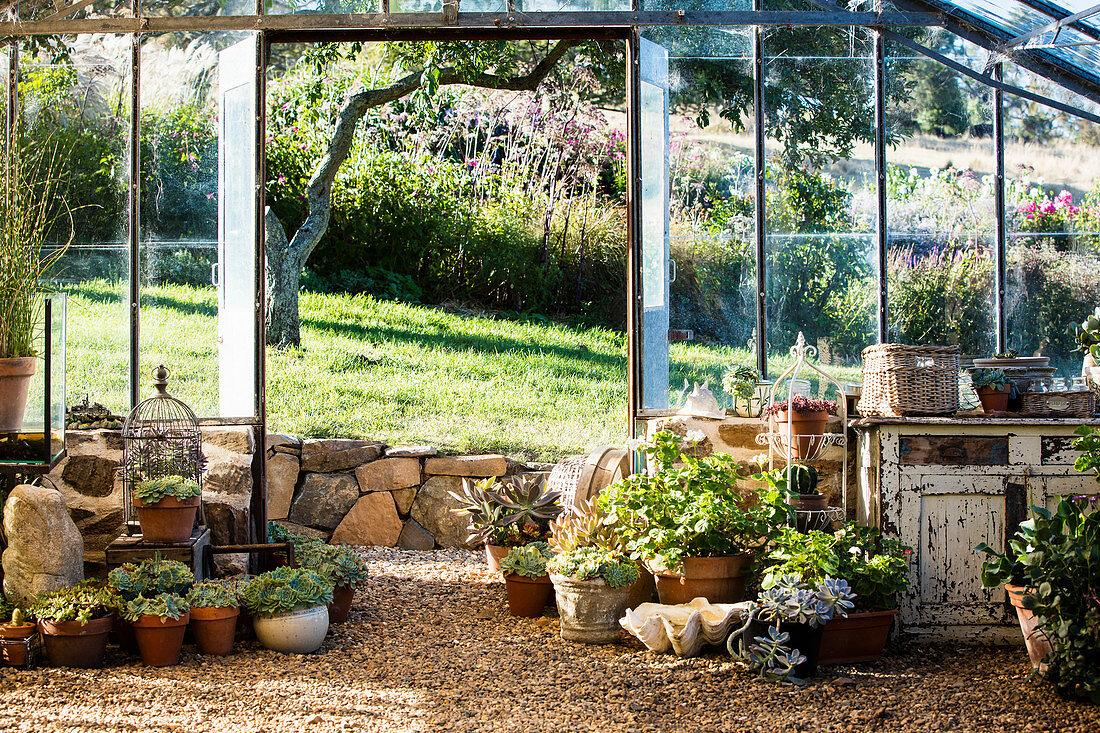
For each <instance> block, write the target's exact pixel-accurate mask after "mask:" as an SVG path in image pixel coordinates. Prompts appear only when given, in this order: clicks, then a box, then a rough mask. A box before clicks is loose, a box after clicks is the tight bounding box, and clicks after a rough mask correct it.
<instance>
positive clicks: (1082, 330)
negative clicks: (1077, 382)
mask: <svg viewBox="0 0 1100 733" xmlns="http://www.w3.org/2000/svg"><path fill="white" fill-rule="evenodd" d="M1070 333H1072V334H1073V338H1074V339H1076V340H1077V351H1082V352H1084V355H1085V358H1084V361H1083V362H1082V364H1081V374H1083V375H1085V376H1088V375H1089V370H1090V369H1095V368H1096V366H1097V364H1098V363H1100V306H1098V307H1097V308H1096V310H1095V311H1093V313H1092V315H1091V316H1089V317H1088V318H1086V319H1085V320H1084V321H1082V322H1081V324H1080V325H1078V324H1076V323H1075V324H1073V325H1072V326H1071V327H1070Z"/></svg>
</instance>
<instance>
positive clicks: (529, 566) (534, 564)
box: [500, 542, 554, 618]
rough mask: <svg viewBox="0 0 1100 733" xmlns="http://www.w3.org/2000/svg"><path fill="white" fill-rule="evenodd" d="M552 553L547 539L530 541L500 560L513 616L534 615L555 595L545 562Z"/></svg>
mask: <svg viewBox="0 0 1100 733" xmlns="http://www.w3.org/2000/svg"><path fill="white" fill-rule="evenodd" d="M552 556H553V553H552V552H551V551H550V545H549V544H547V543H545V542H528V543H527V544H526V545H523V546H522V547H513V548H512V549H511V550H509V551H508V554H507V555H505V556H504V559H503V560H501V561H500V569H501V571H502V572H503V573H504V586H505V590H506V591H507V592H508V610H509V612H511V614H512V615H513V616H520V617H521V618H535V617H536V616H541V615H542V609H544V608H546V605H547V604H548V603H549V602H550V598H551V596H553V594H554V585H553V584H552V583H551V582H550V576H549V575H548V574H547V572H546V563H547V561H548V560H550V558H551V557H552Z"/></svg>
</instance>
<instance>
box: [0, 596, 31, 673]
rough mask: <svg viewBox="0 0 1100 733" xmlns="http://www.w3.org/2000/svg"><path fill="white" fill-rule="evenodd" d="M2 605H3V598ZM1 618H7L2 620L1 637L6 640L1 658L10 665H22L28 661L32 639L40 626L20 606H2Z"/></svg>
mask: <svg viewBox="0 0 1100 733" xmlns="http://www.w3.org/2000/svg"><path fill="white" fill-rule="evenodd" d="M0 605H3V604H2V599H0ZM0 618H6V619H7V620H6V621H3V622H0V639H3V640H4V642H6V643H0V660H2V661H3V662H4V664H6V665H8V666H10V667H22V666H23V665H25V664H26V663H27V650H28V648H29V644H30V639H31V638H32V637H33V636H34V635H35V634H37V633H38V626H37V625H36V624H35V623H34V619H33V618H32V617H30V616H29V615H28V614H27V613H26V611H24V610H23V609H22V608H19V607H18V606H16V607H14V608H11V609H10V610H9V609H7V608H0Z"/></svg>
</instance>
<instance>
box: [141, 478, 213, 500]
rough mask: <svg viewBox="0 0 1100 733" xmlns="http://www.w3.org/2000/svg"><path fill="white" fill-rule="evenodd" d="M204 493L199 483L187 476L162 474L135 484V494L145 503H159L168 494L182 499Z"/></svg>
mask: <svg viewBox="0 0 1100 733" xmlns="http://www.w3.org/2000/svg"><path fill="white" fill-rule="evenodd" d="M201 495H202V489H201V488H200V487H199V485H198V483H197V482H195V481H194V480H192V479H189V478H186V477H185V476H177V475H173V476H161V477H160V478H152V479H145V480H144V481H138V482H137V483H135V484H134V496H135V497H137V498H138V499H140V500H141V502H142V503H143V504H157V503H159V502H161V501H162V500H163V499H164V498H165V497H166V496H172V497H175V498H176V499H179V500H180V501H187V500H188V499H191V498H194V497H196V496H201Z"/></svg>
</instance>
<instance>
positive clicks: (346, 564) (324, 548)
mask: <svg viewBox="0 0 1100 733" xmlns="http://www.w3.org/2000/svg"><path fill="white" fill-rule="evenodd" d="M295 557H296V558H297V559H298V565H299V566H301V567H304V568H309V569H311V570H316V571H317V572H319V573H320V574H321V575H324V576H325V577H326V578H328V580H329V581H330V582H331V583H332V585H333V590H332V603H330V604H329V606H328V620H329V623H332V624H342V623H344V622H345V621H347V620H348V613H349V612H350V611H351V603H352V601H353V600H354V599H355V589H356V588H357V587H358V586H359V584H360V583H362V582H363V581H364V580H366V579H367V563H366V560H364V559H363V556H362V555H360V554H359V552H358V551H357V550H355V548H352V547H348V546H347V545H325V544H320V543H317V544H308V545H303V546H302V548H301V551H300V554H296V555H295Z"/></svg>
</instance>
